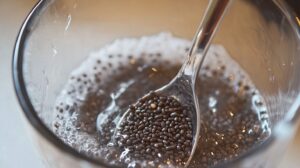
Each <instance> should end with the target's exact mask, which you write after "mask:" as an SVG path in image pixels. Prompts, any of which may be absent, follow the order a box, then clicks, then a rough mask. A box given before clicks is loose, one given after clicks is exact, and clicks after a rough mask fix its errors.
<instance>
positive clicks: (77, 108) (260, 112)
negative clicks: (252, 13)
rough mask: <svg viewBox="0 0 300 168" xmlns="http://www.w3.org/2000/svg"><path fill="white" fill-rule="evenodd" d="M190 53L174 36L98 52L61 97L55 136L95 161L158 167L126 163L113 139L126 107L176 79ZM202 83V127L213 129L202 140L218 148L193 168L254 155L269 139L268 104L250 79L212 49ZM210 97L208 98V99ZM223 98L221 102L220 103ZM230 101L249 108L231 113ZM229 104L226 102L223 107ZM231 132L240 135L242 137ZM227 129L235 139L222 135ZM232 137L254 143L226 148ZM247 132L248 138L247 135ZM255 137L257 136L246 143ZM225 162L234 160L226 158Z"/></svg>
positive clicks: (200, 155)
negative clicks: (252, 150)
mask: <svg viewBox="0 0 300 168" xmlns="http://www.w3.org/2000/svg"><path fill="white" fill-rule="evenodd" d="M190 45H191V42H190V41H188V40H185V39H182V38H177V37H174V36H173V35H172V34H170V33H160V34H157V35H153V36H144V37H141V38H139V39H134V38H125V39H119V40H116V41H115V42H113V43H112V44H109V45H107V46H105V47H103V48H101V49H100V50H99V51H96V52H93V53H92V54H91V55H90V56H89V57H88V58H87V59H86V60H85V61H84V62H83V63H82V64H81V65H80V66H79V67H78V68H77V69H75V70H74V71H73V72H72V73H71V75H70V79H69V80H68V81H67V83H66V85H65V88H64V89H63V90H62V92H61V94H60V95H59V96H58V98H57V106H56V109H55V111H54V114H55V118H56V120H55V121H54V122H53V131H54V132H55V133H56V134H57V136H59V137H60V138H61V139H62V140H63V141H64V142H65V143H66V144H68V145H70V146H72V147H73V148H75V149H76V150H78V151H80V152H82V153H84V154H86V155H88V156H90V157H93V158H103V157H104V158H105V159H106V160H107V161H108V162H109V163H112V164H117V165H123V166H124V165H127V166H128V167H130V166H131V167H134V166H136V165H141V166H145V167H149V166H157V163H156V162H155V161H147V162H145V161H137V160H134V159H131V158H127V157H126V155H124V151H123V155H121V153H120V151H118V149H114V148H113V147H112V146H113V143H112V141H111V136H112V134H113V132H114V128H115V125H116V123H117V122H118V120H119V119H120V116H121V115H122V113H124V112H125V111H126V109H127V108H128V105H130V104H131V103H134V102H135V101H136V100H137V99H138V98H140V97H141V96H143V95H144V94H146V93H147V92H149V91H150V90H155V89H156V88H159V87H160V86H163V85H164V84H166V83H167V82H168V81H170V80H171V79H172V78H173V77H174V75H175V74H176V72H177V71H178V70H179V67H180V65H181V64H182V62H183V60H184V58H185V56H186V53H187V51H188V48H189V46H190ZM199 76H200V82H199V87H200V89H199V90H200V91H199V99H200V107H202V109H205V110H203V112H202V113H203V116H204V117H203V120H205V121H210V122H211V125H208V124H207V123H205V122H204V121H203V124H202V128H203V129H202V135H201V136H202V137H200V139H201V138H202V139H203V141H202V143H205V142H206V141H207V142H210V141H212V143H209V144H208V143H207V144H204V145H202V146H205V145H206V146H205V148H206V149H200V148H201V147H200V146H199V147H198V148H199V149H198V150H197V151H196V155H195V158H197V159H194V161H192V164H191V167H197V166H202V167H209V166H212V165H215V164H217V163H218V162H222V161H224V160H230V159H232V158H234V157H236V155H238V154H240V153H242V152H244V151H246V150H247V149H249V148H251V143H252V144H253V145H254V144H257V143H260V142H262V141H263V140H265V138H266V137H267V136H268V135H269V128H268V119H267V118H268V116H267V112H266V109H265V107H264V106H263V100H262V98H261V97H260V96H259V93H258V91H257V90H256V89H255V86H254V85H253V83H252V82H251V80H250V78H249V76H248V75H247V74H246V73H245V72H244V71H243V70H242V68H241V67H240V66H239V65H238V64H237V63H236V62H235V61H234V60H232V59H231V58H230V56H229V55H228V54H227V52H226V50H225V49H224V48H223V47H222V46H220V45H212V46H211V47H210V50H209V52H208V54H207V56H206V60H205V61H204V65H203V67H202V70H201V71H200V75H199ZM201 81H202V82H201ZM201 84H203V85H204V84H207V85H211V86H212V87H211V88H205V87H210V86H201ZM213 87H215V88H213ZM201 88H202V89H201ZM218 90H219V93H218ZM224 90H225V91H226V92H225V91H224ZM205 91H207V93H205V94H204V93H203V92H205ZM223 93H224V95H223V97H222V95H219V94H223ZM201 95H202V96H201ZM227 95H229V96H232V97H229V98H231V99H232V104H233V105H235V104H234V103H239V102H238V101H240V99H241V100H242V99H243V100H244V101H242V103H244V104H245V105H244V106H242V109H237V108H235V107H231V106H230V103H231V102H230V101H229V100H227V99H226V98H227V97H226V96H227ZM224 96H225V97H224ZM223 99H224V101H221V100H223ZM222 102H223V103H222ZM227 106H228V108H227ZM230 108H232V109H230ZM243 108H244V109H243ZM228 109H229V110H228ZM238 110H240V111H238ZM219 111H221V112H219ZM230 111H231V113H230ZM248 111H249V112H248ZM210 113H211V114H210ZM250 113H251V114H250ZM248 114H249V116H250V115H251V117H250V118H252V120H249V121H246V120H245V121H244V120H242V121H243V122H244V123H237V121H235V120H236V119H235V118H234V117H235V116H237V117H239V118H242V119H243V116H247V115H248ZM239 115H240V116H239ZM205 117H206V118H205ZM235 124H236V126H235ZM243 124H244V125H245V128H244V125H243ZM230 125H231V126H235V127H236V128H238V129H239V131H240V132H239V131H237V130H235V128H233V127H231V126H230ZM222 127H224V128H226V129H228V130H229V131H228V130H226V131H222V130H220V129H221V128H222ZM246 127H247V128H246ZM248 127H249V128H248ZM230 129H232V130H233V131H232V134H234V135H237V136H238V135H239V133H240V134H241V136H240V137H241V141H243V140H244V139H243V138H245V139H246V138H248V139H249V138H252V140H249V144H246V145H244V146H243V147H240V146H241V145H243V144H240V143H239V142H231V141H230V140H228V142H226V143H225V141H224V142H223V140H224V138H228V137H230V136H232V135H229V134H231V132H230ZM207 130H209V131H210V132H207ZM205 131H206V132H205ZM246 131H247V133H246V134H247V135H244V132H246ZM253 132H254V133H253ZM204 134H207V137H205V136H203V135H204ZM212 134H214V135H215V134H216V136H217V137H214V138H212V137H213V136H210V135H212ZM223 134H224V135H223ZM227 134H228V135H227ZM250 134H251V136H248V135H250ZM252 134H253V135H252ZM219 135H220V136H219ZM222 135H223V136H222ZM218 137H220V139H218ZM204 138H206V139H204ZM222 138H223V139H222ZM211 139H213V140H211ZM200 142H201V141H200ZM213 143H214V144H215V146H218V144H223V146H224V148H227V147H228V145H229V146H230V145H231V146H232V147H233V148H236V150H234V151H232V153H230V152H228V150H226V149H224V151H220V152H221V153H222V152H223V153H224V154H223V155H220V156H217V154H216V153H214V152H215V151H219V150H222V147H214V148H213V146H212V144H213ZM253 145H252V146H253ZM210 148H213V149H211V150H210ZM239 149H240V150H239ZM125 154H126V152H125ZM225 155H228V157H227V156H226V158H225ZM161 166H162V167H164V166H168V163H161Z"/></svg>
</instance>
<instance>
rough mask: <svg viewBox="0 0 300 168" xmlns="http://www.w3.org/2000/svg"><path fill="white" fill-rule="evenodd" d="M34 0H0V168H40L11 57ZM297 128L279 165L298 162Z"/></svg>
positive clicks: (292, 166)
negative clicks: (13, 75)
mask: <svg viewBox="0 0 300 168" xmlns="http://www.w3.org/2000/svg"><path fill="white" fill-rule="evenodd" d="M36 2H37V0H0V112H1V116H0V168H27V167H28V168H29V167H30V168H43V167H44V165H43V162H42V158H41V157H40V156H39V154H38V151H37V149H36V148H34V144H33V142H32V141H31V139H30V137H29V136H28V134H27V133H26V130H25V128H24V127H23V124H24V122H27V121H26V120H25V118H24V116H23V114H22V111H21V109H20V107H19V104H18V102H17V99H16V96H15V93H14V90H13V84H12V78H11V59H12V51H13V46H14V42H15V39H16V36H17V33H18V31H19V28H20V26H21V24H22V22H23V20H24V18H25V17H26V15H27V14H28V12H29V11H30V10H31V8H32V7H33V6H34V4H35V3H36ZM299 156H300V131H298V134H297V136H296V138H295V140H294V142H293V143H291V145H290V147H289V149H288V151H287V153H286V154H285V155H283V159H282V162H281V164H280V165H279V167H280V168H285V167H288V168H298V167H299V165H300V159H299V158H298V157H299Z"/></svg>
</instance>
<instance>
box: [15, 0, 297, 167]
mask: <svg viewBox="0 0 300 168" xmlns="http://www.w3.org/2000/svg"><path fill="white" fill-rule="evenodd" d="M206 5H207V1H194V0H189V1H173V0H165V1H158V0H152V1H138V0H128V1H104V0H90V1H82V0H59V1H46V0H42V1H40V2H39V3H38V4H37V5H36V6H35V7H34V9H33V10H32V12H31V13H30V14H29V16H28V17H27V19H26V20H25V22H24V24H23V26H22V28H21V30H20V34H19V36H18V39H17V42H16V46H15V51H14V58H13V77H14V84H15V90H16V93H17V96H18V99H19V102H20V104H21V107H22V109H23V111H24V114H25V116H26V117H27V119H28V121H29V123H30V125H31V126H32V127H28V128H29V129H30V130H31V135H32V136H33V137H34V139H35V140H36V142H37V144H38V145H37V147H38V148H39V149H41V153H42V154H43V155H44V156H45V157H44V158H45V159H46V163H47V165H48V166H49V167H57V168H58V167H98V166H99V167H101V166H105V167H109V166H111V165H108V164H107V163H105V161H104V160H93V159H91V158H88V157H87V156H85V155H83V154H80V153H79V152H77V151H76V150H74V149H72V148H71V147H69V146H68V145H66V144H64V143H63V142H62V141H61V140H60V139H59V138H58V137H57V136H56V135H55V134H54V133H53V132H52V131H51V124H52V121H53V117H52V111H53V108H54V104H55V99H56V97H57V95H58V94H59V93H60V91H61V89H62V88H63V86H64V84H65V82H66V81H67V79H68V76H69V74H70V72H71V71H72V70H73V69H74V68H76V67H77V66H78V65H79V64H80V63H81V62H82V61H83V60H84V59H85V58H86V57H87V56H88V55H89V54H90V52H92V51H95V50H97V49H99V48H101V47H102V46H104V45H105V44H108V43H110V42H112V41H113V40H115V39H118V38H123V37H140V36H143V35H150V34H155V33H159V32H163V31H170V32H172V33H173V34H174V35H176V36H179V37H183V38H187V39H192V37H193V35H194V32H195V30H196V28H197V25H198V24H199V21H200V20H201V17H202V15H203V12H204V11H203V10H204V9H205V7H206ZM213 43H215V44H221V45H223V46H224V47H225V48H226V50H227V51H228V52H229V53H230V55H231V56H232V57H233V59H234V60H236V61H237V62H238V63H239V64H240V65H241V67H242V68H243V69H244V70H246V72H247V73H248V74H249V75H250V77H251V79H252V80H253V82H254V83H255V85H256V87H257V88H258V90H259V91H260V92H261V93H262V95H263V97H264V99H265V101H266V105H267V108H268V111H269V117H270V120H271V123H272V128H271V129H272V135H271V137H270V138H269V139H268V140H267V141H265V142H264V143H263V144H261V145H258V146H256V147H255V148H253V149H252V150H250V151H249V152H247V153H246V154H244V155H241V156H240V157H238V158H237V159H236V160H233V161H230V162H228V163H225V164H223V165H219V166H221V167H226V166H227V167H252V168H253V167H274V166H276V164H277V162H278V160H279V158H280V156H281V155H282V151H283V150H284V149H285V146H286V145H287V143H288V142H289V139H290V138H291V137H292V135H293V132H294V130H295V129H296V125H297V121H298V119H297V118H298V117H297V116H298V114H299V112H297V110H298V107H299V104H300V92H299V91H300V77H299V74H298V72H299V71H300V57H299V53H300V34H299V18H297V17H296V15H294V13H293V11H292V10H290V8H289V6H287V5H286V4H285V2H284V1H281V0H277V1H262V0H252V1H250V0H238V1H235V2H234V3H233V5H232V8H231V10H230V11H229V12H228V15H227V16H226V17H225V20H224V22H223V23H222V25H221V27H220V31H219V32H218V33H217V35H216V37H215V39H214V41H213Z"/></svg>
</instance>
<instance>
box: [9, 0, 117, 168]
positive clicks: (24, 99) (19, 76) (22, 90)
mask: <svg viewBox="0 0 300 168" xmlns="http://www.w3.org/2000/svg"><path fill="white" fill-rule="evenodd" d="M51 2H52V1H51V0H50V1H48V0H40V1H39V2H37V4H36V5H35V6H34V7H33V9H32V10H31V11H30V13H29V14H28V15H27V17H26V19H25V21H24V22H23V24H22V27H21V29H20V30H19V33H18V36H17V40H16V42H15V46H14V51H13V59H12V77H13V83H14V89H15V93H16V96H17V98H18V101H19V104H20V105H21V108H22V110H23V112H24V114H25V116H26V118H27V119H28V121H29V122H30V124H31V126H33V128H34V129H35V130H36V131H37V132H38V133H39V134H40V135H41V136H42V137H44V138H45V139H46V140H47V141H48V142H50V143H51V144H52V145H55V146H56V147H57V148H58V150H60V151H62V152H64V153H68V154H70V156H73V157H76V158H78V159H81V160H86V161H89V162H90V163H93V164H96V165H99V166H105V167H115V166H112V165H108V164H106V163H104V162H103V161H100V160H96V159H92V158H89V157H87V156H85V155H83V154H81V153H79V152H78V151H76V150H75V149H73V148H71V147H70V146H68V145H66V144H65V143H64V142H63V141H62V140H61V139H59V138H58V137H57V136H56V135H55V134H54V133H53V132H52V131H51V130H50V129H49V128H48V127H47V126H46V125H45V124H44V123H43V121H41V120H40V118H39V116H38V115H37V112H36V111H35V109H34V107H33V105H32V104H31V102H30V98H29V95H28V93H27V90H26V86H25V80H24V77H23V58H24V49H25V43H26V39H27V37H28V36H29V35H30V33H31V30H30V27H31V25H33V24H34V22H35V19H36V17H37V16H38V15H39V14H40V13H42V12H43V9H45V7H46V6H47V5H48V4H49V3H51Z"/></svg>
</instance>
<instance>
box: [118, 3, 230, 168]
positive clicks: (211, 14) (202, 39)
mask: <svg viewBox="0 0 300 168" xmlns="http://www.w3.org/2000/svg"><path fill="white" fill-rule="evenodd" d="M231 1H232V0H210V2H209V5H208V7H207V9H206V11H205V15H204V18H203V20H202V22H201V24H200V26H199V28H198V30H197V33H196V35H195V37H194V39H193V44H192V46H191V48H190V51H189V53H188V57H187V58H186V60H185V62H184V64H183V65H182V67H181V69H180V71H179V72H178V74H177V75H176V76H175V78H173V79H172V80H171V81H170V83H168V84H167V85H165V86H163V87H161V88H159V89H157V90H155V91H154V92H155V93H156V94H158V95H164V96H168V97H173V98H175V99H177V100H178V101H179V102H180V103H181V104H183V105H184V106H187V107H189V109H192V114H191V118H192V125H193V142H192V150H191V152H190V156H189V159H188V160H187V162H186V164H185V166H188V165H189V163H190V161H191V159H192V157H193V154H194V152H195V150H196V147H197V143H198V137H199V132H200V109H199V103H198V98H197V95H196V93H195V84H196V78H197V76H198V71H199V69H200V67H201V65H202V63H203V61H204V58H205V55H206V53H207V50H208V48H209V46H210V43H211V40H212V38H213V36H214V34H215V32H216V30H217V28H218V26H219V24H220V22H221V20H222V18H223V16H224V14H225V12H226V10H227V8H228V6H229V4H230V2H231ZM146 96H147V95H146ZM128 112H129V110H127V111H126V112H125V113H124V115H123V116H122V118H121V119H120V121H119V123H118V124H117V129H116V130H118V128H119V125H120V124H121V123H122V121H123V119H124V118H125V117H126V116H127V114H128ZM115 134H116V133H115ZM114 136H115V135H114Z"/></svg>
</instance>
